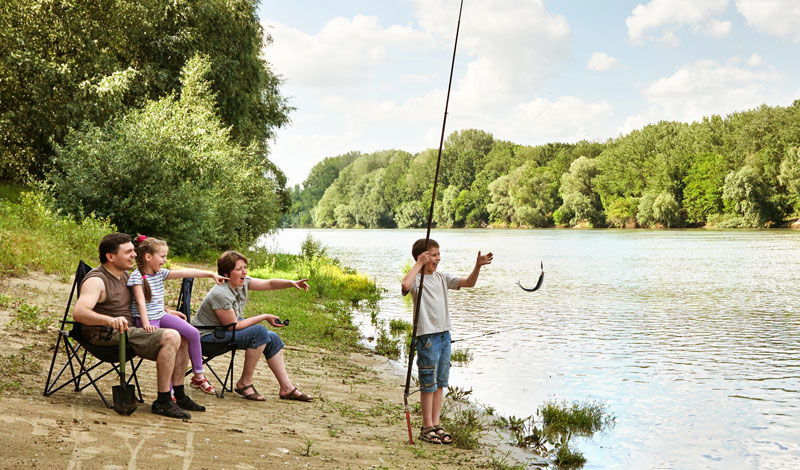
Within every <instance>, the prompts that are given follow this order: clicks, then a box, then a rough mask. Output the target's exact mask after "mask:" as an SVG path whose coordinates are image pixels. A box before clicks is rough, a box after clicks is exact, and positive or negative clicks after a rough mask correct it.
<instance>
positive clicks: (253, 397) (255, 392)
mask: <svg viewBox="0 0 800 470" xmlns="http://www.w3.org/2000/svg"><path fill="white" fill-rule="evenodd" d="M245 390H252V392H251V393H244V392H245ZM233 391H234V392H236V393H238V394H239V395H241V396H243V397H245V398H247V399H248V400H253V401H264V400H266V398H264V396H263V395H261V394H260V393H258V390H256V388H255V387H253V384H250V385H245V386H244V387H242V388H239V387H236V388H234V389H233Z"/></svg>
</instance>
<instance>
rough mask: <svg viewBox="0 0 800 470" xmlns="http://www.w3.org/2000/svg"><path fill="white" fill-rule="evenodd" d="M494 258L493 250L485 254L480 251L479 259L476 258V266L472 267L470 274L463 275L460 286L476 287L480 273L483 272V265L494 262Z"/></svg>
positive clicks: (459, 282)
mask: <svg viewBox="0 0 800 470" xmlns="http://www.w3.org/2000/svg"><path fill="white" fill-rule="evenodd" d="M493 259H494V255H493V254H492V252H491V251H490V252H489V253H486V254H485V255H482V254H481V252H480V251H479V252H478V259H476V260H475V267H474V268H472V272H471V273H469V276H467V277H462V278H461V279H460V280H459V281H458V287H474V286H475V283H476V282H478V275H479V274H480V273H481V266H483V265H485V264H492V260H493Z"/></svg>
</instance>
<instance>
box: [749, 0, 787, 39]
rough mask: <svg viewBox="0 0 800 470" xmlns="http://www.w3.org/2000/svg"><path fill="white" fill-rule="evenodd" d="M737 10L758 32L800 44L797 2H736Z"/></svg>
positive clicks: (755, 0)
mask: <svg viewBox="0 0 800 470" xmlns="http://www.w3.org/2000/svg"><path fill="white" fill-rule="evenodd" d="M736 8H737V9H738V10H739V13H741V14H742V16H744V18H745V20H747V24H748V25H750V26H752V27H754V28H755V29H756V30H757V31H759V32H762V33H764V34H769V35H771V36H779V37H782V38H784V39H787V40H789V41H791V42H794V43H795V44H798V43H800V28H798V27H797V26H798V24H800V3H799V2H797V0H736Z"/></svg>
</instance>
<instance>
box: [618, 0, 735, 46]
mask: <svg viewBox="0 0 800 470" xmlns="http://www.w3.org/2000/svg"><path fill="white" fill-rule="evenodd" d="M727 8H728V0H705V1H702V2H700V1H697V0H652V1H651V2H650V3H648V4H647V5H642V4H639V5H637V6H636V8H634V9H633V11H632V12H631V16H629V17H628V18H627V19H626V20H625V24H626V25H627V26H628V37H629V38H630V39H631V41H633V42H635V43H641V42H643V41H645V40H657V41H660V42H663V43H666V44H669V45H677V44H678V43H679V40H678V38H677V36H676V35H675V31H674V27H675V26H693V27H694V28H695V30H696V31H698V32H705V33H707V34H711V35H714V36H717V37H719V36H720V35H725V34H728V32H730V28H731V24H730V22H728V21H724V22H723V21H719V20H717V19H715V18H713V16H714V15H717V14H720V13H724V12H725V10H727ZM651 31H658V32H660V33H661V36H660V37H654V36H651V35H650V34H651Z"/></svg>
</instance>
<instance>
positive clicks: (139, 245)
mask: <svg viewBox="0 0 800 470" xmlns="http://www.w3.org/2000/svg"><path fill="white" fill-rule="evenodd" d="M133 246H134V248H136V267H137V268H139V272H140V273H141V274H142V290H143V291H144V299H145V300H146V301H148V302H150V300H151V299H152V298H153V292H152V291H151V290H150V283H149V282H148V281H147V276H146V275H145V273H144V255H145V254H151V255H154V254H156V250H157V249H158V248H161V247H166V246H167V242H165V241H164V240H160V239H158V238H155V237H145V236H144V235H138V236H136V238H134V240H133ZM140 314H145V315H146V314H147V312H144V313H141V312H140Z"/></svg>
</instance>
